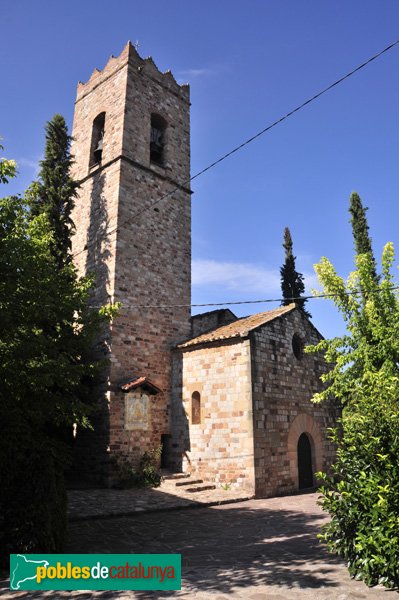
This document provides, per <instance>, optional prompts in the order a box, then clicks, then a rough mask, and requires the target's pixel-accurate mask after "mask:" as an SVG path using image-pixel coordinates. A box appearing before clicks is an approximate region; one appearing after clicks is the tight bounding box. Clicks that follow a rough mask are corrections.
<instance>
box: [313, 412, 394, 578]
mask: <svg viewBox="0 0 399 600" xmlns="http://www.w3.org/2000/svg"><path fill="white" fill-rule="evenodd" d="M381 408H382V409H383V410H381ZM384 408H385V410H384ZM332 438H333V440H334V441H335V442H336V443H337V444H338V445H339V449H338V452H337V460H336V463H335V465H334V474H335V477H331V476H330V477H329V476H327V475H325V474H318V475H319V476H320V477H321V478H322V480H323V482H324V485H323V487H322V488H321V493H322V499H321V501H320V504H321V506H322V507H323V509H324V510H326V511H327V512H328V513H329V514H330V516H331V521H330V522H329V523H327V524H326V525H325V526H324V527H323V533H322V535H320V536H319V537H320V538H321V540H322V541H324V542H326V544H327V546H328V547H329V549H330V550H331V551H334V552H336V553H337V554H339V556H341V557H342V558H343V559H345V560H346V561H347V564H348V569H349V572H350V574H351V575H352V576H353V577H356V579H361V580H363V581H364V582H365V583H366V584H367V585H368V586H372V585H376V584H382V585H384V586H386V587H388V588H394V587H397V586H399V560H398V558H399V460H398V457H399V415H398V412H397V411H392V410H388V409H387V407H381V405H380V412H379V414H378V415H377V414H376V413H375V412H374V410H370V411H368V412H366V414H363V415H360V414H358V415H356V416H350V417H346V418H345V419H344V421H343V437H341V433H339V432H338V431H335V432H334V433H333V435H332Z"/></svg>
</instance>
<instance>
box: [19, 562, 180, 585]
mask: <svg viewBox="0 0 399 600" xmlns="http://www.w3.org/2000/svg"><path fill="white" fill-rule="evenodd" d="M10 589H12V590H94V591H95V590H180V589H181V555H180V554H11V555H10Z"/></svg>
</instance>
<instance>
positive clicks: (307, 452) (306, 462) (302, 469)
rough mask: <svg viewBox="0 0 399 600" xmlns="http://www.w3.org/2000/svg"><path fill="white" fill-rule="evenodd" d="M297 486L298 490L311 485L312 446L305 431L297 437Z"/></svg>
mask: <svg viewBox="0 0 399 600" xmlns="http://www.w3.org/2000/svg"><path fill="white" fill-rule="evenodd" d="M297 452H298V487H299V489H300V490H304V489H306V488H311V487H313V467H312V446H311V444H310V439H309V437H308V436H307V435H306V433H302V434H301V435H300V436H299V439H298V448H297Z"/></svg>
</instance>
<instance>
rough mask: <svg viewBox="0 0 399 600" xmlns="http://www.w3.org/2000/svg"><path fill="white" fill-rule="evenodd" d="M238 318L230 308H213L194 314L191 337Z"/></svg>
mask: <svg viewBox="0 0 399 600" xmlns="http://www.w3.org/2000/svg"><path fill="white" fill-rule="evenodd" d="M236 320H237V317H236V316H235V314H234V313H233V312H231V310H230V309H229V308H222V309H220V310H211V311H210V312H207V313H203V314H199V315H194V316H192V317H191V337H196V336H197V335H201V334H202V333H204V332H205V331H210V330H211V329H216V327H220V326H221V325H227V324H228V323H232V322H233V321H236Z"/></svg>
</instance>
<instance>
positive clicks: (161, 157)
mask: <svg viewBox="0 0 399 600" xmlns="http://www.w3.org/2000/svg"><path fill="white" fill-rule="evenodd" d="M166 125H167V124H166V121H165V119H163V118H162V117H161V116H160V115H157V114H152V115H151V136H150V161H151V162H152V163H155V164H157V165H160V166H163V165H164V161H165V132H166Z"/></svg>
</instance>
